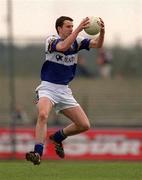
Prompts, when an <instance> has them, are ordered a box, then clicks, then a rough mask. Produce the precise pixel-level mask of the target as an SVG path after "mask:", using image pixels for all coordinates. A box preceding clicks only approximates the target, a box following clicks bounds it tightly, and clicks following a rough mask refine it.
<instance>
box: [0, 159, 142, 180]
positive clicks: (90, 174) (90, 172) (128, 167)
mask: <svg viewBox="0 0 142 180" xmlns="http://www.w3.org/2000/svg"><path fill="white" fill-rule="evenodd" d="M141 169H142V162H131V161H130V162H126V161H124V162H122V161H114V162H102V161H101V162H100V161H97V162H96V161H62V160H61V161H42V163H41V165H40V166H34V165H32V164H31V163H30V162H25V161H1V162H0V179H1V180H141V179H142V170H141Z"/></svg>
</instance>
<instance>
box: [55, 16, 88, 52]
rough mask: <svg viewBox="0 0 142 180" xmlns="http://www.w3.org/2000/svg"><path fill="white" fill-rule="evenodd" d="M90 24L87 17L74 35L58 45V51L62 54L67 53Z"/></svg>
mask: <svg viewBox="0 0 142 180" xmlns="http://www.w3.org/2000/svg"><path fill="white" fill-rule="evenodd" d="M88 23H89V18H88V17H86V18H85V19H83V20H82V21H81V23H80V24H79V26H78V27H77V28H76V29H75V30H74V31H73V32H72V34H70V35H69V36H68V37H67V38H66V39H64V40H63V41H60V42H58V43H57V45H56V49H57V50H58V51H62V52H65V51H67V50H68V49H69V48H70V47H71V45H72V43H73V42H74V41H75V40H76V38H77V36H78V34H79V33H80V32H81V31H82V30H83V29H84V28H85V27H86V26H87V25H88Z"/></svg>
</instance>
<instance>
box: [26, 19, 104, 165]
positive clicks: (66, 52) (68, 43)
mask: <svg viewBox="0 0 142 180" xmlns="http://www.w3.org/2000/svg"><path fill="white" fill-rule="evenodd" d="M100 21H101V23H100V26H101V31H100V34H99V36H98V37H97V38H96V37H95V38H92V39H89V38H84V37H80V36H78V35H79V33H80V32H81V31H82V30H83V29H84V28H86V27H88V26H89V18H88V17H86V18H84V19H83V20H82V21H81V23H80V24H79V25H78V27H77V28H76V29H75V30H74V31H73V19H72V18H70V17H66V16H61V17H59V18H58V19H57V20H56V24H55V27H56V30H57V33H58V35H51V36H49V37H48V38H47V39H46V47H45V52H46V60H45V62H44V64H43V66H42V69H41V84H40V85H39V86H38V87H37V89H36V92H37V95H38V103H37V107H38V119H37V124H36V128H35V133H36V144H35V146H34V151H31V152H28V153H26V159H27V160H28V161H31V162H32V163H33V164H34V165H38V164H40V161H41V157H42V154H43V149H44V143H45V141H46V135H47V119H48V116H49V113H50V111H51V109H52V108H53V107H54V108H55V110H56V112H61V113H63V114H64V115H65V116H66V117H68V118H69V119H70V120H71V121H72V123H71V124H69V125H68V126H67V127H65V128H63V129H60V130H59V131H57V132H55V133H54V134H52V135H51V136H50V137H49V139H50V140H51V141H52V142H53V143H54V145H55V151H56V153H57V155H58V156H59V157H60V158H64V156H65V154H64V149H63V144H62V141H63V140H64V139H66V138H67V137H68V136H72V135H76V134H79V133H81V132H84V131H87V130H88V129H89V128H90V123H89V120H88V118H87V116H86V114H85V112H84V111H83V109H82V108H81V106H80V105H79V104H78V103H77V101H76V100H75V99H74V97H73V95H72V91H71V89H70V88H69V87H68V84H69V82H70V81H71V80H72V79H73V78H74V75H75V70H76V65H77V54H78V51H80V50H82V49H86V50H89V49H90V48H101V47H102V45H103V41H104V34H105V27H104V22H103V21H102V19H101V18H100Z"/></svg>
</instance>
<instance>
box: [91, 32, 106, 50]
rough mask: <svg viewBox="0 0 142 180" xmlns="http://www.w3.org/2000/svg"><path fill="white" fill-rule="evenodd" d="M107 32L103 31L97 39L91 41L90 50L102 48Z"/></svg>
mask: <svg viewBox="0 0 142 180" xmlns="http://www.w3.org/2000/svg"><path fill="white" fill-rule="evenodd" d="M104 36H105V31H104V30H101V32H100V35H99V36H98V37H97V38H96V39H92V40H91V41H90V48H101V47H102V46H103V42H104Z"/></svg>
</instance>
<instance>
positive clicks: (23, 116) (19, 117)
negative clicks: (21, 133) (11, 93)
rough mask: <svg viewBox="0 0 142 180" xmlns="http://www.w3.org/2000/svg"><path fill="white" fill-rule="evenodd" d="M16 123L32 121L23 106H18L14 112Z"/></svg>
mask: <svg viewBox="0 0 142 180" xmlns="http://www.w3.org/2000/svg"><path fill="white" fill-rule="evenodd" d="M13 117H14V119H15V123H16V124H27V123H29V122H30V120H29V117H28V115H27V113H26V112H25V111H24V110H23V108H22V107H21V106H19V105H18V106H16V108H15V112H14V114H13Z"/></svg>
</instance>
